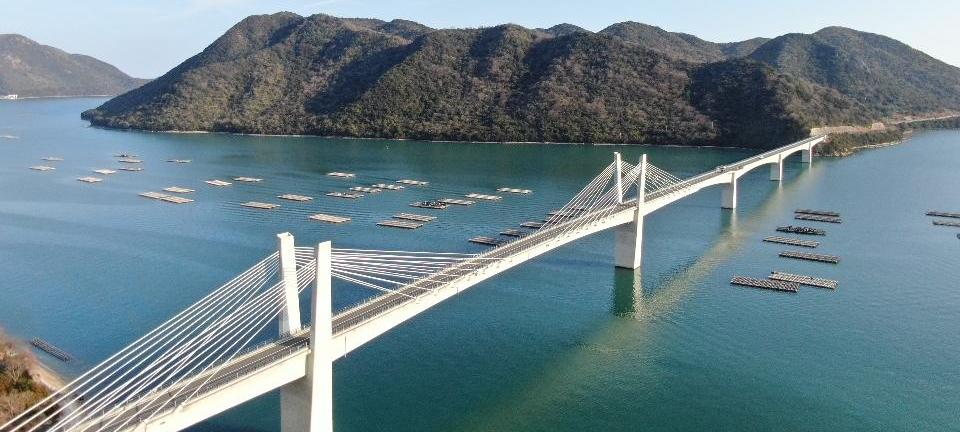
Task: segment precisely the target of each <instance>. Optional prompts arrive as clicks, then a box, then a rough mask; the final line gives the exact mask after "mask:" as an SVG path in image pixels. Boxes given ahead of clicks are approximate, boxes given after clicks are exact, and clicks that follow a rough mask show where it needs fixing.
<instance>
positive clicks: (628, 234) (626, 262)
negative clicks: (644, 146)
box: [613, 154, 647, 269]
mask: <svg viewBox="0 0 960 432" xmlns="http://www.w3.org/2000/svg"><path fill="white" fill-rule="evenodd" d="M646 188H647V155H646V154H644V155H643V156H641V157H640V176H639V177H638V178H637V210H636V213H635V215H634V217H633V222H631V223H628V224H626V225H620V226H618V227H617V228H615V232H614V235H615V236H616V240H615V241H616V243H615V244H614V250H613V255H614V257H613V259H614V265H616V266H617V267H621V268H628V269H636V268H639V267H640V264H641V263H642V258H643V216H644V215H643V212H642V210H643V203H644V202H646Z"/></svg>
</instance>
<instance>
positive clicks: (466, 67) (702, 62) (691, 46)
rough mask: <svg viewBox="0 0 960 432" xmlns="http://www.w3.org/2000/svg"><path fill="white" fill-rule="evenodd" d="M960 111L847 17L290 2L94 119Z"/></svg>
mask: <svg viewBox="0 0 960 432" xmlns="http://www.w3.org/2000/svg"><path fill="white" fill-rule="evenodd" d="M957 109H960V69H958V68H956V67H954V66H951V65H948V64H946V63H943V62H941V61H939V60H936V59H934V58H932V57H930V56H928V55H926V54H924V53H922V52H920V51H918V50H915V49H913V48H911V47H909V46H907V45H905V44H903V43H900V42H898V41H896V40H893V39H891V38H888V37H885V36H881V35H876V34H871V33H865V32H860V31H856V30H852V29H847V28H842V27H828V28H825V29H823V30H820V31H818V32H816V33H814V34H787V35H784V36H780V37H777V38H774V39H763V38H756V39H750V40H747V41H742V42H736V43H723V44H720V43H713V42H708V41H704V40H701V39H699V38H697V37H695V36H692V35H688V34H682V33H671V32H668V31H665V30H663V29H660V28H657V27H653V26H649V25H645V24H640V23H633V22H626V23H620V24H615V25H613V26H610V27H609V28H607V29H604V30H602V31H600V32H596V33H594V32H589V31H586V30H584V29H581V28H579V27H576V26H573V25H569V24H565V25H559V26H555V27H552V28H549V29H528V28H524V27H520V26H516V25H509V24H508V25H501V26H496V27H491V28H480V29H432V28H429V27H426V26H424V25H421V24H418V23H415V22H411V21H403V20H394V21H390V22H385V21H379V20H372V19H345V18H336V17H331V16H327V15H313V16H309V17H302V16H299V15H296V14H293V13H289V12H284V13H277V14H272V15H258V16H251V17H249V18H246V19H244V20H243V21H242V22H240V23H238V24H236V25H235V26H234V27H233V28H231V29H230V30H229V31H227V32H226V33H225V34H224V35H223V36H221V37H220V38H219V39H217V40H216V41H214V42H213V43H212V44H211V45H210V46H209V47H207V48H206V49H205V50H204V51H203V52H201V53H199V54H197V55H196V56H194V57H192V58H190V59H188V60H187V61H185V62H183V63H182V64H180V65H179V66H177V67H176V68H174V69H172V70H171V71H169V72H168V73H166V74H164V75H163V76H162V77H160V78H158V79H156V80H154V81H152V82H150V83H148V84H146V85H144V86H143V87H141V88H138V89H136V90H133V91H131V92H128V93H126V94H123V95H121V96H118V97H116V98H114V99H111V100H110V101H108V102H106V103H104V104H103V105H102V106H100V107H98V108H96V109H93V110H90V111H87V112H85V113H84V114H83V117H84V118H85V119H88V120H89V121H90V122H91V123H92V124H94V125H97V126H103V127H111V128H122V129H127V128H130V129H140V130H150V131H209V132H233V133H251V134H308V135H320V136H341V137H359V138H394V139H418V140H450V141H503V142H572V143H643V144H679V145H721V146H737V147H752V148H770V147H775V146H778V145H782V144H783V143H785V142H790V141H793V140H797V139H800V138H803V137H805V136H808V135H809V134H810V130H811V128H814V127H818V126H825V125H854V126H863V125H870V124H871V123H874V122H877V121H886V120H887V119H890V118H896V117H898V116H904V115H923V114H927V113H934V112H945V111H951V110H953V111H955V110H957ZM886 138H888V137H886V136H875V135H867V136H865V137H861V138H858V139H886Z"/></svg>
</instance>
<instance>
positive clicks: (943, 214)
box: [927, 211, 960, 219]
mask: <svg viewBox="0 0 960 432" xmlns="http://www.w3.org/2000/svg"><path fill="white" fill-rule="evenodd" d="M927 216H935V217H945V218H954V219H960V213H950V212H942V211H928V212H927Z"/></svg>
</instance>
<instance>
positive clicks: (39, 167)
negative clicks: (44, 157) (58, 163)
mask: <svg viewBox="0 0 960 432" xmlns="http://www.w3.org/2000/svg"><path fill="white" fill-rule="evenodd" d="M30 169H32V170H34V171H53V170H55V169H56V168H54V167H52V166H46V165H35V166H32V167H30Z"/></svg>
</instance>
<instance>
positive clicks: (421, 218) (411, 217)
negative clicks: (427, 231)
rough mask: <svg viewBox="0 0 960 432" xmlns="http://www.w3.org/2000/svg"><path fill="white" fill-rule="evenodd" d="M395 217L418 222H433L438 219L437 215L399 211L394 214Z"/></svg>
mask: <svg viewBox="0 0 960 432" xmlns="http://www.w3.org/2000/svg"><path fill="white" fill-rule="evenodd" d="M393 218H394V219H402V220H411V221H416V222H431V221H433V220H436V219H437V217H436V216H425V215H418V214H413V213H397V214H395V215H393Z"/></svg>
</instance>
